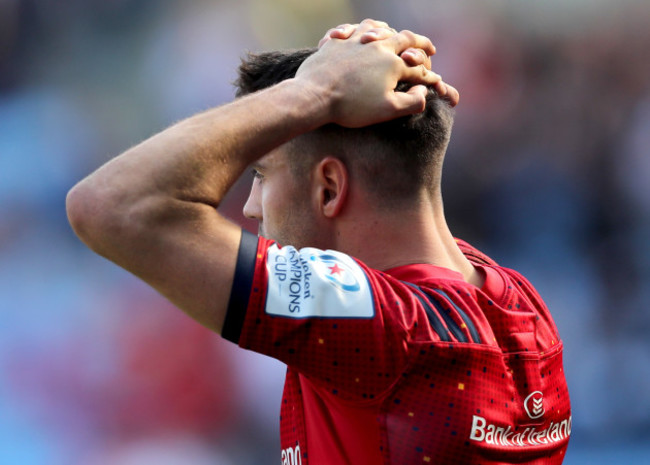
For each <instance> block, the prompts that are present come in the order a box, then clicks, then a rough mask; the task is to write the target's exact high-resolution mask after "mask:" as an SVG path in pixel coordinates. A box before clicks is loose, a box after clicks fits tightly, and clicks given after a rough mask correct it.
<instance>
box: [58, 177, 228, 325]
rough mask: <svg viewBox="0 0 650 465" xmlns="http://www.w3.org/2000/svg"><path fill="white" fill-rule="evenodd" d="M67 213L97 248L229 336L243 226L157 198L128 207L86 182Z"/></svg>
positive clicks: (206, 209) (196, 206)
mask: <svg viewBox="0 0 650 465" xmlns="http://www.w3.org/2000/svg"><path fill="white" fill-rule="evenodd" d="M67 209H68V216H69V218H70V223H71V225H72V227H73V229H74V230H75V232H76V233H77V235H78V236H79V237H80V238H81V239H82V240H83V241H84V242H85V243H86V244H87V245H88V246H89V247H90V248H91V249H93V250H94V251H95V252H97V253H99V254H100V255H102V256H104V257H106V258H107V259H109V260H111V261H113V262H114V263H116V264H117V265H119V266H121V267H122V268H125V269H126V270H128V271H130V272H131V273H133V274H134V275H136V276H137V277H139V278H141V279H142V280H144V281H145V282H147V283H148V284H149V285H151V286H152V287H153V288H155V289H156V290H157V291H158V292H160V293H161V294H162V295H164V296H165V297H167V298H168V299H169V300H170V301H171V302H173V303H174V304H175V305H176V306H177V307H179V308H180V309H181V310H183V311H184V312H186V313H187V314H188V315H190V316H191V317H192V318H194V319H195V320H197V321H198V322H200V323H201V324H203V325H204V326H207V327H208V328H210V329H212V330H214V331H217V332H220V331H221V328H222V326H223V321H224V318H225V314H226V309H227V306H228V299H229V296H230V290H231V286H232V282H233V275H234V270H235V264H236V260H237V251H238V248H239V242H240V240H241V228H239V227H238V226H236V225H234V224H233V223H231V222H229V221H228V220H226V219H225V218H224V217H222V216H221V215H220V214H219V213H218V212H217V211H216V210H215V209H214V208H213V207H211V206H209V205H206V204H202V203H198V202H187V201H181V200H178V199H173V198H169V197H165V196H151V197H148V198H143V199H139V200H138V201H137V202H134V203H132V204H130V205H128V207H127V206H125V205H124V203H112V202H111V200H110V196H104V197H102V196H101V195H100V193H99V192H98V189H96V188H88V186H85V185H84V184H83V183H82V184H80V185H78V186H76V187H75V188H74V189H73V190H72V191H71V192H70V194H69V195H68V199H67Z"/></svg>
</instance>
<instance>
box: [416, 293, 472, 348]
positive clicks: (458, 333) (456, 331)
mask: <svg viewBox="0 0 650 465" xmlns="http://www.w3.org/2000/svg"><path fill="white" fill-rule="evenodd" d="M422 293H423V294H424V295H425V296H427V299H428V300H429V302H431V303H432V304H433V305H434V306H435V307H436V308H437V309H438V313H440V315H442V318H443V320H445V323H446V324H447V327H448V328H449V331H451V332H452V333H453V335H454V337H455V338H456V339H457V340H458V341H459V342H468V340H467V336H465V333H464V332H463V330H462V329H461V327H460V326H458V323H456V322H455V321H454V319H453V318H452V317H451V315H450V314H449V313H448V311H447V310H445V308H444V307H443V306H442V304H441V303H440V302H439V301H438V299H436V298H435V297H433V296H432V295H431V294H428V293H426V292H424V291H422Z"/></svg>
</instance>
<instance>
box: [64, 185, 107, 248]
mask: <svg viewBox="0 0 650 465" xmlns="http://www.w3.org/2000/svg"><path fill="white" fill-rule="evenodd" d="M65 208H66V213H67V215H68V222H69V223H70V226H71V227H72V230H73V231H74V233H75V234H76V235H77V236H78V237H79V239H81V240H82V241H83V242H84V243H85V244H87V245H88V246H89V247H90V248H93V246H92V242H93V239H94V238H95V236H96V234H97V233H96V232H95V231H97V230H98V229H100V228H99V227H98V225H97V223H98V222H100V221H101V218H100V217H99V215H98V214H97V213H98V212H99V211H101V208H100V207H99V206H98V205H97V196H96V195H95V193H94V192H93V191H92V189H90V188H89V187H88V186H87V185H86V181H85V180H84V181H81V182H80V183H79V184H77V185H76V186H74V187H73V188H72V189H70V191H69V192H68V195H67V197H66V199H65Z"/></svg>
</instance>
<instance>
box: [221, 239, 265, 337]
mask: <svg viewBox="0 0 650 465" xmlns="http://www.w3.org/2000/svg"><path fill="white" fill-rule="evenodd" d="M257 242H258V238H257V236H256V235H254V234H251V233H249V232H248V231H246V230H244V229H242V235H241V242H240V243H239V252H238V253H237V265H236V266H235V276H234V279H233V282H232V289H231V291H230V300H229V301H228V310H227V312H226V319H225V321H224V323H223V329H222V330H221V336H223V338H224V339H228V340H229V341H231V342H234V343H235V344H237V343H239V336H240V335H241V330H242V327H243V326H244V318H245V317H246V309H247V308H248V299H249V297H250V293H251V288H252V287H253V275H254V274H255V259H256V256H257Z"/></svg>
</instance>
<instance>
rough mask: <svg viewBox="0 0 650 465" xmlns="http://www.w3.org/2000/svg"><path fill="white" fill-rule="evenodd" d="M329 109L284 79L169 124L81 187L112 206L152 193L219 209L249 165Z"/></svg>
mask: <svg viewBox="0 0 650 465" xmlns="http://www.w3.org/2000/svg"><path fill="white" fill-rule="evenodd" d="M324 114H325V112H324V111H322V110H321V109H320V108H319V102H318V101H317V99H314V98H312V96H311V95H310V93H309V91H307V90H305V89H304V86H302V85H301V84H300V83H297V82H295V81H294V80H291V81H285V82H283V83H281V84H279V85H277V86H275V87H273V88H271V89H267V90H265V91H263V92H259V93H256V94H254V95H251V96H248V97H245V98H243V99H240V100H237V101H234V102H232V103H230V104H227V105H224V106H221V107H217V108H213V109H211V110H208V111H206V112H204V113H201V114H198V115H195V116H192V117H190V118H188V119H186V120H184V121H181V122H179V123H177V124H175V125H174V126H171V127H169V128H168V129H166V130H164V131H162V132H160V133H159V134H156V135H155V136H153V137H151V138H150V139H147V140H145V141H144V142H142V143H140V144H139V145H137V146H135V147H133V148H131V149H129V150H127V151H126V152H125V153H124V154H122V155H120V156H119V157H117V158H115V159H113V160H111V161H110V162H108V163H107V164H106V165H104V166H102V167H101V168H99V169H98V170H97V171H96V172H95V173H93V174H91V175H90V176H88V177H87V178H86V179H84V180H83V181H82V182H81V183H79V185H78V186H76V187H75V190H77V189H83V190H86V191H87V190H92V191H93V192H94V196H95V197H96V196H102V197H103V196H105V198H103V200H104V201H106V202H111V205H110V206H111V207H113V208H115V207H118V208H119V206H120V205H121V204H123V205H124V206H125V207H128V206H129V205H133V204H134V203H135V202H137V201H139V200H140V199H142V198H143V197H148V196H156V197H157V196H163V197H171V198H175V199H178V200H185V201H190V202H200V203H205V204H208V205H211V206H212V207H217V206H218V205H219V203H220V201H221V200H222V199H223V197H224V195H225V193H226V192H227V191H228V189H229V188H230V187H231V186H232V184H233V183H234V182H235V180H236V179H237V178H238V177H239V176H240V175H241V173H242V172H243V170H245V168H246V167H247V166H248V165H249V164H250V163H252V162H253V161H255V160H256V159H257V158H259V157H261V156H262V155H264V154H265V153H268V152H269V151H271V150H272V149H274V148H276V147H277V146H279V145H281V144H282V143H284V142H286V141H288V140H289V139H291V138H293V137H295V136H296V135H298V134H300V133H303V132H306V131H309V130H311V129H313V128H315V127H317V126H319V125H321V124H323V122H324V121H325V119H324ZM75 190H73V191H72V193H71V195H74V193H75ZM86 193H88V192H86ZM96 200H99V199H97V198H96Z"/></svg>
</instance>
